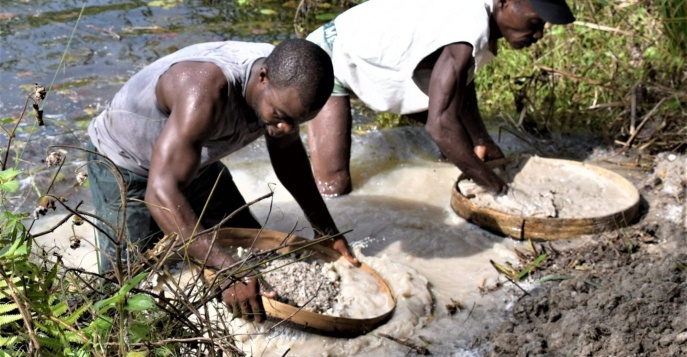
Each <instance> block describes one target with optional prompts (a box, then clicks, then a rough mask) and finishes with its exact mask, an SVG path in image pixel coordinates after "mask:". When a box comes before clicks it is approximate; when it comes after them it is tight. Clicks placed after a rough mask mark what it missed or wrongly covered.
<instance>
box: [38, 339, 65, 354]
mask: <svg viewBox="0 0 687 357" xmlns="http://www.w3.org/2000/svg"><path fill="white" fill-rule="evenodd" d="M36 341H38V344H39V345H40V346H41V347H43V348H47V349H50V350H52V351H60V350H62V349H64V344H63V343H62V341H61V340H60V339H59V338H54V337H45V336H36Z"/></svg>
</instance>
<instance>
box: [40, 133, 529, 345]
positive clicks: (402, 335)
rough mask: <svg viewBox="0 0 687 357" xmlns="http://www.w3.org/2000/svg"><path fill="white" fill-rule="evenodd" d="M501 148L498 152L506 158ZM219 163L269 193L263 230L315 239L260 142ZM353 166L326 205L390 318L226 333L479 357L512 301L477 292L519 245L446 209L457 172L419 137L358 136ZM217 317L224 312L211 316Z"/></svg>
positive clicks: (77, 257) (263, 340)
mask: <svg viewBox="0 0 687 357" xmlns="http://www.w3.org/2000/svg"><path fill="white" fill-rule="evenodd" d="M507 145H508V144H502V147H504V146H505V147H506V150H508V147H507ZM225 163H226V164H227V166H228V167H229V169H230V171H231V173H232V175H233V177H234V180H235V181H236V182H237V185H238V187H239V189H240V190H241V192H242V193H243V195H244V197H245V198H246V200H247V201H251V200H253V199H256V198H258V197H260V196H262V195H264V194H266V193H269V192H270V190H274V196H273V197H272V198H271V199H268V200H264V201H261V202H259V203H257V204H255V205H254V206H253V207H252V211H253V212H254V214H255V215H256V217H257V218H258V220H259V221H262V222H265V228H266V229H272V230H278V231H290V230H291V229H292V228H293V227H294V226H296V227H297V228H296V229H297V231H296V233H297V234H298V235H301V236H303V237H306V238H310V237H312V232H311V229H310V228H309V225H308V224H307V220H306V219H305V218H304V216H303V213H302V211H301V210H300V208H299V207H298V205H297V204H296V203H295V202H294V201H293V199H292V197H291V196H290V195H289V193H288V192H287V191H286V190H285V189H284V188H283V187H282V186H281V184H280V183H279V181H278V180H277V178H276V175H275V174H274V172H273V170H272V168H271V165H270V163H269V158H268V156H267V151H266V149H265V147H264V142H263V141H262V140H259V141H257V142H255V143H253V144H251V145H249V146H248V147H246V148H244V149H243V150H241V151H239V152H238V153H236V154H235V155H232V156H231V157H229V158H228V159H226V161H225ZM352 165H353V167H352V169H353V183H354V191H353V193H352V194H350V195H347V196H344V197H339V198H333V199H327V200H326V203H327V205H328V207H329V209H330V212H331V213H332V215H333V217H334V219H335V221H336V223H337V225H338V227H339V228H340V229H341V230H342V231H347V230H352V231H351V232H349V233H347V234H346V238H347V239H348V240H349V242H350V243H351V245H352V246H353V247H354V248H355V252H356V255H357V256H358V257H359V258H360V259H361V260H362V261H363V262H365V263H366V264H368V265H370V266H371V267H372V268H373V269H375V270H376V271H377V272H378V273H379V274H380V275H381V276H382V277H383V278H384V279H385V280H386V281H387V283H388V284H389V285H390V287H391V289H392V290H393V292H394V294H395V296H396V298H397V307H396V310H395V313H394V315H393V316H392V318H391V319H390V320H389V322H387V323H386V324H384V325H382V326H380V327H379V328H378V329H377V330H375V331H373V332H372V333H369V334H367V335H363V336H359V337H356V338H351V339H342V338H333V337H323V336H321V335H317V334H313V333H307V332H302V331H298V330H295V329H292V328H289V327H286V326H277V327H274V325H273V324H270V323H266V324H262V325H257V324H254V323H247V322H245V321H243V320H240V319H238V320H234V321H233V322H232V325H233V328H234V330H235V331H234V333H235V334H236V336H237V339H238V340H239V341H240V343H241V347H242V348H243V349H244V350H245V351H247V352H248V353H250V354H253V355H265V356H275V355H277V356H280V355H282V354H284V353H285V352H286V351H287V350H289V353H288V355H289V356H351V355H358V356H379V355H385V356H405V355H406V354H407V353H408V351H409V348H408V347H407V346H404V345H403V344H400V343H398V342H396V341H394V340H392V339H389V338H386V337H384V335H387V336H390V337H392V338H394V339H398V340H407V341H409V342H411V343H413V344H416V345H419V346H424V347H427V348H428V349H429V350H430V351H431V352H432V354H434V355H454V356H475V355H481V354H480V353H481V352H480V351H476V350H473V349H472V348H471V346H472V343H473V339H474V337H475V336H478V335H479V334H481V333H482V332H483V331H485V329H489V328H490V327H491V326H494V325H495V324H496V323H498V322H499V321H501V319H503V318H504V316H505V314H504V312H505V308H506V304H505V303H504V302H506V301H505V300H508V299H511V297H510V295H509V294H506V293H505V292H502V291H497V292H495V293H491V294H487V295H482V294H481V293H480V289H479V288H480V286H482V285H484V284H486V285H489V284H493V283H494V282H495V281H496V279H497V278H498V277H497V273H496V271H495V270H494V268H493V267H492V266H491V265H490V263H489V260H490V259H491V260H494V261H501V262H502V261H505V260H508V261H511V262H516V261H517V259H516V257H515V255H514V253H513V250H512V248H513V246H515V245H516V243H515V242H514V241H512V240H510V239H504V238H501V237H498V236H495V235H492V234H490V233H488V232H486V231H484V230H482V229H479V228H478V227H476V226H474V225H472V224H469V223H467V222H466V221H464V220H463V219H461V218H459V217H458V216H457V215H456V214H455V213H454V212H453V211H452V210H451V208H450V206H449V200H450V197H451V189H452V185H453V184H454V183H455V180H456V178H457V176H458V174H459V171H458V170H457V169H456V168H455V167H454V166H453V165H451V164H449V163H446V162H445V161H442V160H440V158H439V155H438V150H437V149H436V146H435V145H434V144H433V143H432V142H431V140H430V139H429V138H428V136H427V135H426V133H425V131H424V129H422V128H404V129H395V130H386V131H382V132H374V133H368V134H364V135H357V136H355V137H354V146H353V164H352ZM44 222H45V221H44ZM84 226H85V225H84ZM71 234H72V233H71V231H70V230H69V229H65V230H64V231H60V232H57V233H56V234H54V235H53V236H55V237H57V238H50V239H48V238H43V243H44V244H46V245H50V244H52V245H53V246H56V247H58V248H55V249H61V250H62V251H63V252H67V251H69V249H65V248H64V244H62V243H59V242H61V241H63V240H64V239H66V238H67V237H68V236H69V235H71ZM79 234H82V235H84V236H85V238H86V239H91V240H92V231H91V236H90V237H88V234H87V233H79ZM51 242H52V243H51ZM60 244H62V245H60ZM67 245H68V244H67ZM90 252H91V248H90V246H89V245H88V244H82V247H81V248H79V249H77V250H76V251H70V252H69V254H70V256H68V257H66V258H65V260H66V261H67V262H68V263H69V264H82V263H83V257H84V256H85V255H86V254H87V253H90ZM72 255H73V256H72ZM453 301H457V302H460V304H461V305H462V306H464V307H465V308H464V309H462V310H461V311H459V312H457V313H456V314H455V315H451V314H449V312H448V310H447V308H446V305H447V304H449V303H451V302H453ZM222 310H223V308H222V307H221V306H220V307H219V309H218V311H217V312H218V313H220V312H221V311H222ZM270 328H271V329H270Z"/></svg>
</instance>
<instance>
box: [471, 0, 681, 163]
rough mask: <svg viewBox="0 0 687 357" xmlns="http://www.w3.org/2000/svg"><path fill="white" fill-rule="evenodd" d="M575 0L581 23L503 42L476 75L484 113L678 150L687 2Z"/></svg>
mask: <svg viewBox="0 0 687 357" xmlns="http://www.w3.org/2000/svg"><path fill="white" fill-rule="evenodd" d="M571 4H572V5H573V7H572V8H573V12H574V13H575V15H576V18H577V21H576V22H575V23H574V24H571V25H568V26H553V27H550V28H549V29H548V30H547V33H546V34H545V37H544V38H543V39H542V40H541V41H539V43H537V45H535V46H533V48H531V49H529V50H524V51H515V50H512V49H510V48H507V47H508V45H507V44H506V43H504V42H501V43H500V50H501V52H500V53H499V55H498V57H497V59H495V60H494V61H493V62H492V63H491V64H490V65H488V66H487V67H486V68H484V70H483V71H482V72H481V73H480V74H479V75H478V81H477V85H478V92H479V96H480V98H481V105H482V111H483V113H484V116H485V117H487V118H497V119H500V120H501V122H503V123H505V124H506V125H509V126H511V127H515V128H516V129H518V130H521V131H526V132H529V133H539V134H547V133H557V132H570V131H578V130H583V131H584V132H587V133H589V134H594V135H604V136H605V137H606V138H607V139H609V141H610V140H615V142H616V143H617V144H619V145H621V146H624V147H630V146H633V147H638V148H640V149H646V150H647V151H649V152H655V151H658V150H676V151H677V150H679V151H684V149H685V141H684V137H685V130H686V129H687V127H686V125H687V114H686V113H687V112H686V109H687V108H686V107H685V104H684V103H685V102H686V100H687V91H686V88H687V67H686V64H685V60H686V58H687V46H686V45H685V44H686V43H687V42H686V41H687V40H686V39H685V36H687V35H685V34H687V31H685V30H686V29H687V18H686V17H685V9H686V7H687V1H684V0H680V1H678V0H663V1H659V2H648V1H599V2H592V1H589V2H571ZM666 34H670V35H669V36H666Z"/></svg>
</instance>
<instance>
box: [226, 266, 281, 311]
mask: <svg viewBox="0 0 687 357" xmlns="http://www.w3.org/2000/svg"><path fill="white" fill-rule="evenodd" d="M261 295H263V296H265V297H268V298H270V299H272V298H274V297H276V296H277V294H276V293H275V292H274V291H263V292H261V291H260V284H258V280H257V279H256V278H254V277H253V278H243V279H242V280H240V281H237V282H235V283H234V284H233V285H231V286H229V287H228V288H225V289H224V290H223V291H222V301H224V303H225V304H227V307H228V308H229V309H230V310H231V312H232V313H233V314H234V316H240V317H242V318H243V319H244V320H248V321H253V320H254V321H255V322H263V321H265V309H264V308H263V306H262V298H261Z"/></svg>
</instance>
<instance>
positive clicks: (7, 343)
mask: <svg viewBox="0 0 687 357" xmlns="http://www.w3.org/2000/svg"><path fill="white" fill-rule="evenodd" d="M22 340H24V339H23V338H21V337H19V336H0V346H2V347H12V346H14V345H15V344H17V342H20V341H22ZM0 356H1V355H0Z"/></svg>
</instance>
